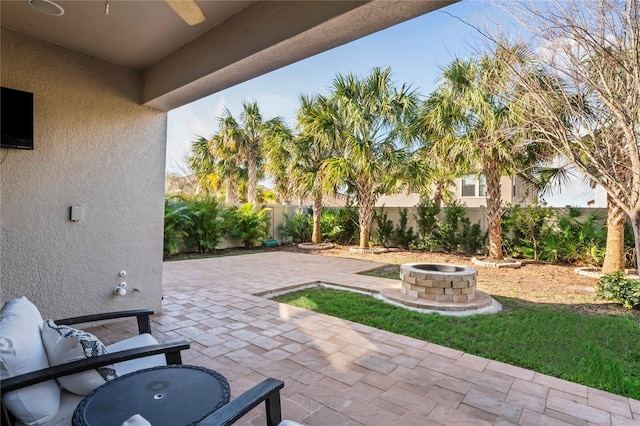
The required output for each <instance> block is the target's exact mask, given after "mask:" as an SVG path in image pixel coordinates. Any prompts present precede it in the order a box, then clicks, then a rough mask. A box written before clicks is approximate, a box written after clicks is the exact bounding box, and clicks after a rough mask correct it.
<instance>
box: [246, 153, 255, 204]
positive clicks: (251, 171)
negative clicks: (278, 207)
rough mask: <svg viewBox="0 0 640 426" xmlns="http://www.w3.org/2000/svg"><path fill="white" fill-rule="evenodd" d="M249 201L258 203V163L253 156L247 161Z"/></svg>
mask: <svg viewBox="0 0 640 426" xmlns="http://www.w3.org/2000/svg"><path fill="white" fill-rule="evenodd" d="M247 173H248V175H249V176H248V179H247V201H248V202H250V203H255V202H256V187H257V183H258V162H257V160H256V158H255V157H254V156H253V155H250V156H249V158H248V159H247Z"/></svg>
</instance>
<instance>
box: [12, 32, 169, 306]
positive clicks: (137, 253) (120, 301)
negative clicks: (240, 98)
mask: <svg viewBox="0 0 640 426" xmlns="http://www.w3.org/2000/svg"><path fill="white" fill-rule="evenodd" d="M1 46H2V49H1V51H0V60H1V84H2V86H5V87H10V88H14V89H19V90H25V91H29V92H33V93H34V109H35V113H34V130H35V131H34V133H35V149H34V150H33V151H21V150H6V149H3V150H0V160H3V159H4V161H3V162H2V164H1V165H0V226H1V234H0V251H1V252H0V255H1V264H0V271H1V275H0V279H1V280H0V289H1V292H0V303H4V302H5V301H6V300H8V299H11V298H13V297H18V296H22V295H25V296H27V297H28V298H29V299H31V300H33V301H34V302H35V303H36V305H37V306H38V307H39V308H40V309H41V311H42V313H43V316H44V317H45V318H64V317H69V316H76V315H84V314H90V313H98V312H105V311H112V310H120V309H134V308H142V307H148V308H151V309H154V310H156V311H159V310H160V303H161V296H162V244H163V191H164V166H165V164H164V162H165V149H166V148H165V146H166V120H167V119H166V113H165V112H162V111H158V110H155V109H152V108H148V107H144V106H141V105H140V97H141V84H142V78H141V74H140V73H139V72H136V71H131V70H127V69H125V68H122V67H119V66H116V65H113V64H110V63H106V62H103V61H100V60H97V59H94V58H91V57H89V56H86V55H83V54H80V53H77V52H73V51H70V50H67V49H64V48H61V47H58V46H55V45H52V44H49V43H46V42H43V41H40V40H36V39H33V38H30V37H27V36H24V35H21V34H18V33H15V32H12V31H9V30H6V29H2V33H1ZM72 205H78V206H81V208H82V219H81V220H80V221H78V222H72V221H70V220H69V219H70V216H69V207H70V206H72ZM121 270H125V271H126V272H127V276H126V277H125V278H124V280H126V282H127V284H128V285H127V291H128V294H127V295H126V296H124V297H118V296H114V295H113V289H114V287H115V286H116V285H117V284H118V283H119V282H120V281H121V280H122V278H120V277H119V276H118V274H119V272H120V271H121Z"/></svg>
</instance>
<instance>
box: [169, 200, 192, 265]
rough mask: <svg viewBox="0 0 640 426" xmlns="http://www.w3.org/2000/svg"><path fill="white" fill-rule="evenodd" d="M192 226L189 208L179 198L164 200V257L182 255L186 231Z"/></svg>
mask: <svg viewBox="0 0 640 426" xmlns="http://www.w3.org/2000/svg"><path fill="white" fill-rule="evenodd" d="M191 224H192V222H191V218H190V217H189V206H188V205H187V203H186V202H185V201H184V200H183V199H181V198H177V197H167V198H165V200H164V255H165V256H171V255H174V254H178V253H180V248H181V247H182V245H183V243H184V240H185V238H186V237H187V236H188V233H187V231H186V229H187V228H188V227H189V226H190V225H191Z"/></svg>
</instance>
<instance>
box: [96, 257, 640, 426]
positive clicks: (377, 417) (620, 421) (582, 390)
mask: <svg viewBox="0 0 640 426" xmlns="http://www.w3.org/2000/svg"><path fill="white" fill-rule="evenodd" d="M378 266H381V265H380V264H377V263H373V262H368V261H362V260H354V259H345V258H334V257H326V256H313V255H308V254H299V253H287V252H271V253H260V254H251V255H244V256H229V257H218V258H211V259H197V260H185V261H177V262H165V263H164V265H163V294H164V300H163V308H162V313H160V314H158V315H155V316H154V317H153V319H152V330H153V334H154V335H155V336H156V338H157V339H158V340H160V341H161V342H168V341H172V340H179V339H186V340H188V341H189V342H190V344H191V349H190V350H188V351H185V352H183V362H184V363H185V364H192V365H199V366H203V367H207V368H211V369H214V370H216V371H218V372H220V373H221V374H223V375H224V376H225V377H226V378H227V379H228V380H229V383H230V386H231V392H232V395H233V396H234V397H235V396H238V395H239V394H241V393H242V392H244V391H246V390H248V389H249V388H250V387H252V386H253V385H255V384H257V383H259V382H260V381H262V380H263V379H265V378H267V377H274V378H278V379H280V380H283V381H284V382H285V387H284V389H283V392H282V411H283V417H284V418H286V419H290V420H295V421H298V422H300V423H303V424H305V425H310V426H312V425H323V426H324V425H326V426H329V425H331V426H336V425H350V426H356V425H375V426H380V425H385V426H386V425H405V426H408V425H420V426H427V425H491V424H495V425H514V424H520V425H567V424H568V425H632V424H633V425H640V401H636V400H632V399H629V398H624V397H621V396H617V395H614V394H611V393H607V392H603V391H600V390H596V389H592V388H589V387H587V386H583V385H579V384H575V383H571V382H568V381H565V380H560V379H557V378H554V377H550V376H546V375H544V374H539V373H536V372H533V371H530V370H526V369H523V368H519V367H514V366H511V365H507V364H503V363H500V362H496V361H492V360H488V359H485V358H481V357H478V356H474V355H469V354H465V353H463V352H461V351H458V350H454V349H450V348H446V347H443V346H439V345H435V344H432V343H429V342H425V341H421V340H416V339H412V338H409V337H406V336H401V335H397V334H393V333H388V332H386V331H381V330H378V329H375V328H372V327H368V326H364V325H361V324H356V323H353V322H350V321H345V320H341V319H338V318H334V317H330V316H326V315H322V314H318V313H314V312H310V311H306V310H303V309H298V308H295V307H291V306H288V305H284V304H279V303H277V302H274V301H271V300H268V299H265V298H263V297H259V296H256V294H264V293H265V292H266V293H269V292H277V291H282V290H284V289H290V288H293V287H296V286H300V285H302V284H310V283H316V282H327V283H333V284H337V285H341V286H347V287H353V288H358V289H363V290H368V291H373V292H377V291H380V290H381V289H384V288H387V287H389V286H390V285H397V286H398V287H399V286H400V282H399V281H398V282H392V284H390V280H385V279H382V278H377V277H370V276H365V275H359V274H357V273H358V272H361V271H365V270H369V269H373V268H376V267H378ZM91 331H92V332H94V333H95V334H97V335H99V336H100V337H101V338H102V339H103V340H105V341H108V342H112V341H117V340H120V339H122V338H123V337H126V336H127V335H130V334H131V333H132V332H135V324H129V323H127V324H124V323H113V324H107V325H103V326H100V327H94V328H93V329H91ZM238 424H240V425H263V424H265V416H264V407H263V406H261V407H258V408H256V409H254V410H253V411H252V412H251V413H249V414H248V415H247V416H245V417H244V418H243V419H242V420H241V421H240V422H238Z"/></svg>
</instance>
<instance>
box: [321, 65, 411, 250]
mask: <svg viewBox="0 0 640 426" xmlns="http://www.w3.org/2000/svg"><path fill="white" fill-rule="evenodd" d="M330 98H331V102H332V103H335V108H334V118H333V122H332V123H330V124H327V125H328V126H330V128H331V130H332V134H333V135H334V137H335V142H336V143H337V145H336V147H337V148H338V149H340V151H342V156H340V157H335V158H332V159H330V160H329V161H327V164H326V168H327V172H328V173H329V175H330V177H331V179H341V180H342V181H343V182H344V183H345V184H346V185H347V188H348V189H349V190H350V191H353V192H354V193H355V197H356V200H357V202H358V211H359V215H360V223H359V225H360V247H361V248H367V247H369V236H370V230H371V220H372V218H373V207H374V203H375V199H376V197H377V196H379V195H381V194H384V193H390V192H393V191H394V190H397V188H396V187H395V185H396V183H397V182H398V180H399V178H400V173H399V170H400V166H401V165H402V164H403V161H404V159H405V158H406V152H405V150H404V149H403V148H402V147H401V145H402V144H403V143H407V142H408V136H407V135H408V131H407V130H408V127H409V126H408V124H409V123H410V122H411V121H412V120H413V119H414V118H415V113H416V110H417V105H418V98H417V95H416V94H415V92H413V90H412V89H410V87H409V86H406V85H404V86H402V87H401V88H400V89H398V88H396V87H395V85H394V83H393V82H392V81H391V70H390V68H386V69H382V68H374V69H372V70H371V72H370V74H369V75H368V76H367V77H365V78H364V79H362V80H361V79H358V78H357V77H356V76H354V75H352V74H348V75H340V74H339V75H338V76H337V77H336V78H335V80H334V82H333V88H332V93H331V97H330Z"/></svg>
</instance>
